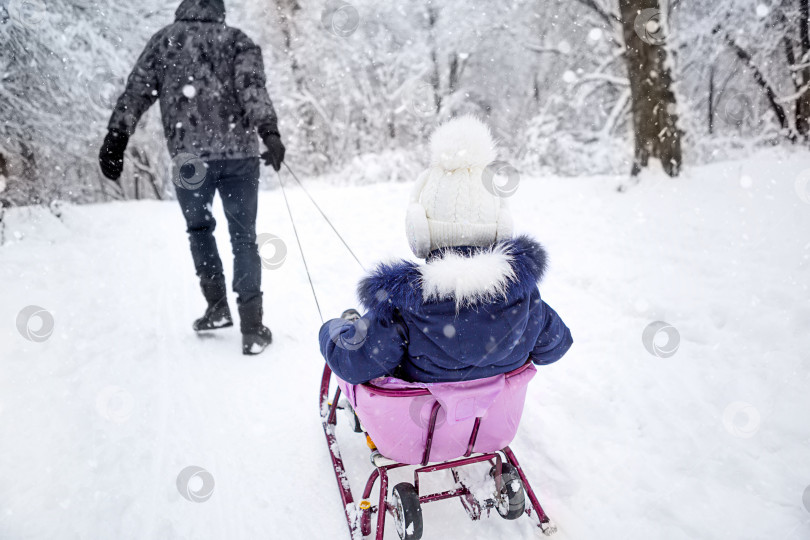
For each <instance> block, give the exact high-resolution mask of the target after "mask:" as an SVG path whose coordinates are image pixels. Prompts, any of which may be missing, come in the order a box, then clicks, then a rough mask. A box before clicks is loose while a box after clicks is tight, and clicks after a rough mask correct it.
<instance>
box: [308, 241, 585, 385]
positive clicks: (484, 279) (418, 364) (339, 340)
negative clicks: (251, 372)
mask: <svg viewBox="0 0 810 540" xmlns="http://www.w3.org/2000/svg"><path fill="white" fill-rule="evenodd" d="M545 268H546V253H545V250H544V249H543V247H542V246H541V245H540V244H538V243H537V242H535V241H534V240H532V239H530V238H528V237H525V236H522V237H518V238H515V239H513V240H509V241H505V242H500V243H498V244H495V245H494V246H492V247H489V248H469V247H468V248H451V249H446V250H442V251H436V252H433V253H431V254H430V256H429V257H428V259H427V261H426V263H425V264H421V265H419V264H416V263H413V262H408V261H401V262H397V263H393V264H381V265H380V266H378V267H377V269H376V270H375V271H374V272H372V273H371V274H370V275H369V276H368V277H366V278H365V279H363V280H362V281H361V282H360V285H359V287H358V291H359V292H358V294H359V297H360V301H361V302H362V305H363V307H364V308H365V309H367V310H368V311H367V313H366V314H365V315H364V316H363V317H362V318H361V319H359V320H358V321H356V322H354V323H352V322H349V321H345V320H343V319H334V320H331V321H329V322H327V323H325V324H324V325H323V326H322V327H321V331H320V336H319V337H320V345H321V353H322V354H323V356H324V358H326V361H327V362H328V363H329V366H330V367H331V368H332V371H333V372H334V373H335V374H336V375H337V376H338V377H340V378H341V379H343V380H345V381H347V382H349V383H352V384H360V383H364V382H367V381H370V380H371V379H374V378H376V377H381V376H384V375H394V376H397V377H400V378H402V379H406V380H412V381H420V382H449V381H460V380H471V379H481V378H485V377H490V376H492V375H497V374H499V373H506V372H508V371H512V370H513V369H517V368H518V367H520V366H521V365H523V364H524V363H525V362H526V361H527V359H531V360H532V361H534V363H536V364H538V365H545V364H550V363H552V362H556V361H557V360H559V359H560V358H561V357H562V356H563V355H564V354H565V353H566V351H568V349H569V348H570V347H571V344H572V343H573V340H572V338H571V332H570V331H569V330H568V328H567V327H566V326H565V324H564V323H563V321H562V319H560V317H559V316H558V315H557V313H556V312H555V311H554V310H553V309H551V307H549V306H548V305H547V304H546V303H545V302H544V301H543V300H542V299H541V298H540V291H539V289H538V288H537V283H538V282H539V281H540V279H541V278H542V277H543V272H544V271H545Z"/></svg>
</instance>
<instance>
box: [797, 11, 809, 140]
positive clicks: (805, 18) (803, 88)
mask: <svg viewBox="0 0 810 540" xmlns="http://www.w3.org/2000/svg"><path fill="white" fill-rule="evenodd" d="M799 35H800V36H801V51H802V55H801V58H800V59H799V61H800V62H801V64H802V65H806V64H807V62H808V60H810V54H808V53H810V0H800V1H799ZM800 74H801V76H800V77H799V78H798V83H799V84H798V86H799V88H798V90H799V92H800V94H799V97H798V99H797V100H796V131H798V132H799V134H800V135H801V136H802V137H804V138H805V139H807V138H808V135H810V92H808V85H810V68H806V67H805V68H802V70H801V71H800Z"/></svg>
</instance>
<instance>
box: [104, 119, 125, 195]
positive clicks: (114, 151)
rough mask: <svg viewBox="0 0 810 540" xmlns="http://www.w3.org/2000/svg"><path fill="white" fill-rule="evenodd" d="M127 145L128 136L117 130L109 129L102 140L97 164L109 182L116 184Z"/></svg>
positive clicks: (122, 167) (122, 165) (121, 169)
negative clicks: (113, 181) (112, 181)
mask: <svg viewBox="0 0 810 540" xmlns="http://www.w3.org/2000/svg"><path fill="white" fill-rule="evenodd" d="M127 143H129V135H127V134H126V133H124V132H123V131H118V130H117V129H111V130H110V131H109V132H108V133H107V136H106V137H105V138H104V144H102V145H101V152H99V155H98V163H99V165H100V166H101V172H102V173H103V174H104V176H106V177H107V178H109V179H110V180H115V181H116V182H117V181H118V179H119V178H120V177H121V172H122V171H123V170H124V152H125V151H126V149H127Z"/></svg>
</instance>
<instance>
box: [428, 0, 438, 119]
mask: <svg viewBox="0 0 810 540" xmlns="http://www.w3.org/2000/svg"><path fill="white" fill-rule="evenodd" d="M427 16H428V32H429V35H430V61H431V62H432V64H433V70H432V72H431V74H430V85H431V86H432V87H433V101H434V103H435V105H436V113H438V112H439V111H441V110H442V94H441V77H440V76H439V53H438V51H437V48H438V46H437V45H436V23H437V22H438V20H439V10H438V9H437V8H435V7H433V6H432V5H428V8H427Z"/></svg>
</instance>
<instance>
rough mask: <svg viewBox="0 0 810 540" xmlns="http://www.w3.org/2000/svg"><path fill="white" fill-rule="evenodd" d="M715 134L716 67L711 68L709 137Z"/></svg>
mask: <svg viewBox="0 0 810 540" xmlns="http://www.w3.org/2000/svg"><path fill="white" fill-rule="evenodd" d="M713 133H714V66H712V67H711V68H709V135H712V134H713Z"/></svg>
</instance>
